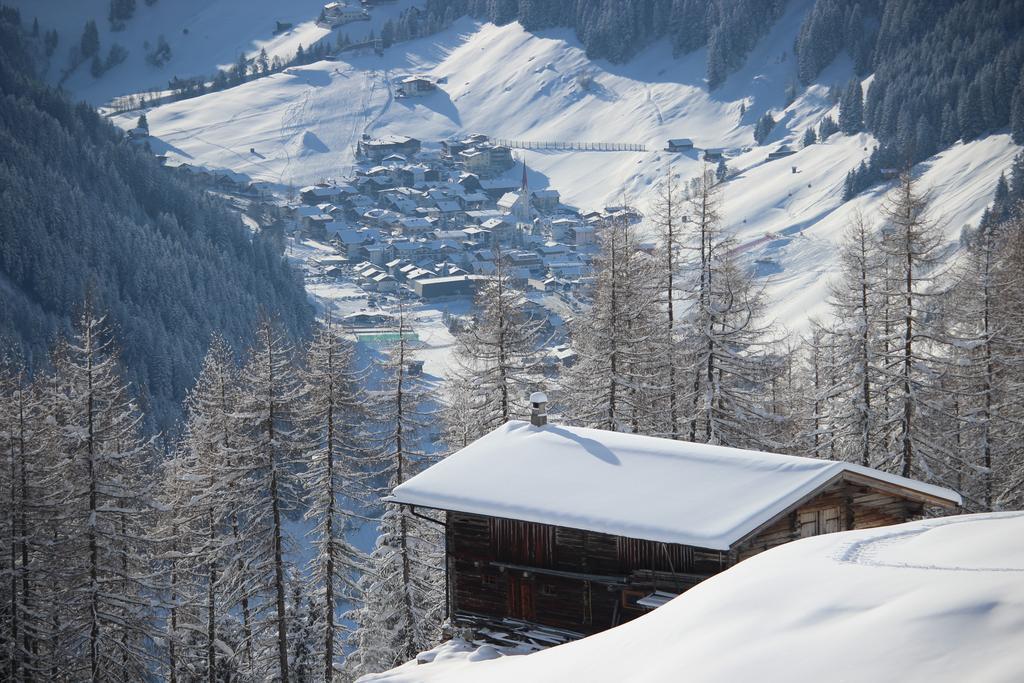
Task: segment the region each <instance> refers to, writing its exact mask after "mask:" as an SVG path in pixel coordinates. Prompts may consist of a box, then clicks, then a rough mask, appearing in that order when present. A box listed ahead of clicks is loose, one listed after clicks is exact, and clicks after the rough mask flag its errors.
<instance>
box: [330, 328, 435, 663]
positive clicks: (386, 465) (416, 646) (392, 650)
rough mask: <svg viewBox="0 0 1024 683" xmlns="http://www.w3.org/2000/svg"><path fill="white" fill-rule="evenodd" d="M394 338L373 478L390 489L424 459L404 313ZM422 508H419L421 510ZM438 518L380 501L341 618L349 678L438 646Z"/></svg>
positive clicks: (419, 396)
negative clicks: (346, 631) (371, 544)
mask: <svg viewBox="0 0 1024 683" xmlns="http://www.w3.org/2000/svg"><path fill="white" fill-rule="evenodd" d="M398 332H399V334H398V337H399V338H398V340H397V341H396V342H395V345H394V348H393V349H392V350H391V352H390V353H389V355H388V357H387V359H386V361H385V363H384V365H383V367H382V368H381V369H382V371H383V372H384V387H383V390H382V393H381V396H380V401H379V402H378V404H377V413H378V415H380V416H381V425H380V427H381V431H380V436H381V441H380V450H379V453H378V462H379V463H380V469H379V472H378V476H379V477H380V478H381V479H382V480H383V481H384V482H386V486H387V489H386V490H391V489H392V488H394V487H395V486H398V485H399V484H401V483H402V482H404V481H405V480H406V479H408V478H409V477H411V476H412V475H413V474H415V473H416V471H417V470H418V469H419V468H421V467H423V466H424V465H425V464H426V461H427V456H426V454H425V453H424V451H423V449H422V443H423V440H424V439H425V437H426V435H425V433H424V432H425V428H426V425H425V422H424V420H425V417H426V414H425V412H424V411H425V397H424V395H423V389H422V386H420V384H419V382H418V381H417V380H416V378H415V377H413V376H410V375H409V372H408V367H409V363H410V362H411V361H412V360H413V357H414V356H413V352H412V349H411V347H410V342H409V339H408V333H409V328H408V326H407V323H406V320H405V314H404V312H403V311H401V310H400V311H399V315H398ZM420 514H422V513H420ZM439 525H440V522H434V523H431V522H426V521H425V520H424V519H423V518H422V517H420V516H417V515H413V514H412V512H411V511H410V510H408V509H407V508H405V507H400V506H397V505H394V504H385V511H384V514H383V516H382V517H381V522H380V535H379V537H378V538H377V543H376V546H375V548H374V550H373V552H372V553H371V555H370V559H369V571H368V572H367V573H365V574H364V575H363V577H362V578H361V579H360V582H359V588H360V593H361V595H362V596H363V601H362V603H361V605H360V606H359V607H358V608H357V609H355V610H353V611H352V612H350V613H349V614H348V615H347V616H348V618H350V619H351V620H352V621H354V622H355V624H356V630H355V632H354V633H353V635H352V638H351V640H350V642H351V643H352V645H353V647H354V649H353V651H352V652H351V653H350V654H349V655H348V657H347V658H346V659H345V663H344V671H345V673H346V674H347V675H350V676H351V677H353V678H354V677H358V676H360V675H362V674H366V673H374V672H379V671H384V670H386V669H390V668H392V667H394V666H397V665H398V664H400V663H402V662H405V661H408V660H410V659H412V658H413V657H415V656H416V654H417V653H418V652H420V651H422V650H425V649H429V648H431V647H433V646H434V645H435V644H436V641H437V638H438V635H439V629H440V623H441V619H442V617H443V614H442V612H443V609H444V597H443V575H442V571H441V569H440V568H441V567H442V566H443V559H442V556H441V552H440V543H441V541H442V539H441V535H440V533H439V531H438V526H439Z"/></svg>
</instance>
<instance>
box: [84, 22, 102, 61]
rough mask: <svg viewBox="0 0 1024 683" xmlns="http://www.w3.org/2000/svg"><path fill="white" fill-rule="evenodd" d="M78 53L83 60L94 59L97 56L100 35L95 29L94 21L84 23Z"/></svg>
mask: <svg viewBox="0 0 1024 683" xmlns="http://www.w3.org/2000/svg"><path fill="white" fill-rule="evenodd" d="M79 52H80V53H81V54H82V57H83V58H85V59H88V58H89V57H95V56H96V55H98V54H99V52H100V33H99V31H98V30H97V28H96V22H95V21H92V20H90V21H87V22H85V28H84V29H83V31H82V41H81V43H79Z"/></svg>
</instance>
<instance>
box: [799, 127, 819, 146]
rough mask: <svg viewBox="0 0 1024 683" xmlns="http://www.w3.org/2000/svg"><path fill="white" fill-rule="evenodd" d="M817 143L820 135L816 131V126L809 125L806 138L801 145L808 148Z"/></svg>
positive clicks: (805, 133)
mask: <svg viewBox="0 0 1024 683" xmlns="http://www.w3.org/2000/svg"><path fill="white" fill-rule="evenodd" d="M817 143H818V136H817V135H816V134H815V133H814V127H813V126H812V127H809V128H808V129H807V130H805V131H804V138H803V142H802V144H801V146H802V147H804V148H806V147H810V146H811V145H814V144H817Z"/></svg>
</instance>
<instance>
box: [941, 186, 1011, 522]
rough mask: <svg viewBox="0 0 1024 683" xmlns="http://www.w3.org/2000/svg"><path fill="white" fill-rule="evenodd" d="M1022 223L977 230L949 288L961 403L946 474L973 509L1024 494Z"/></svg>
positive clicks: (952, 423) (999, 505)
mask: <svg viewBox="0 0 1024 683" xmlns="http://www.w3.org/2000/svg"><path fill="white" fill-rule="evenodd" d="M997 196H998V195H997ZM1022 229H1024V220H1022V218H1021V216H1020V214H1019V213H1017V214H1016V215H1014V216H1013V217H1012V218H1011V219H1010V220H1008V221H1006V222H1003V223H997V224H990V225H985V224H984V222H983V223H982V225H981V226H980V227H979V228H978V229H977V230H976V231H971V233H969V234H968V235H967V236H966V246H967V250H966V254H965V255H964V257H963V258H962V259H961V260H960V263H959V268H958V272H957V273H955V275H956V278H957V279H956V282H955V284H954V286H953V287H951V288H950V289H949V290H948V294H947V296H948V302H947V306H946V315H945V316H944V317H945V318H946V320H947V325H948V329H947V332H946V333H947V335H948V337H947V338H948V340H949V342H950V344H949V347H948V348H949V351H948V353H949V354H950V356H951V359H950V360H951V362H950V363H949V366H948V367H949V370H948V371H947V375H949V376H950V383H951V384H953V386H952V387H951V388H950V391H949V392H948V394H950V396H949V397H948V398H951V399H952V400H955V405H954V406H953V408H952V409H949V408H947V414H948V418H947V419H946V420H944V422H945V423H946V425H945V427H946V429H945V431H946V432H947V433H949V432H954V433H953V435H952V437H953V438H946V439H944V441H945V445H946V448H947V449H948V451H949V452H950V456H951V457H950V461H949V463H948V464H949V466H950V468H951V469H952V470H953V471H952V472H949V473H943V474H944V475H945V476H944V477H943V479H944V480H945V481H946V482H947V483H950V484H953V485H956V486H957V490H958V491H960V492H961V494H962V495H963V496H964V498H965V501H966V505H967V507H969V508H970V509H976V510H993V509H1005V508H1006V507H1007V505H1008V503H1009V504H1010V505H1012V504H1013V502H1014V501H1019V500H1020V499H1021V493H1020V491H1019V488H1020V484H1021V483H1022V481H1024V479H1022V475H1024V467H1021V463H1022V459H1021V454H1022V452H1024V449H1022V447H1021V443H1022V440H1024V422H1022V418H1024V415H1022V412H1021V409H1020V404H1021V401H1020V399H1019V397H1020V396H1021V390H1022V389H1024V387H1022V384H1021V379H1022V373H1021V370H1020V359H1021V358H1024V317H1022V315H1021V314H1022V313H1024V310H1022V308H1021V303H1022V300H1024V299H1022V294H1024V275H1022V274H1021V270H1020V269H1019V262H1015V261H1016V258H1015V257H1017V256H1018V255H1019V251H1018V250H1020V249H1021V244H1020V242H1021V237H1020V234H1021V230H1022ZM935 428H939V425H936V426H935Z"/></svg>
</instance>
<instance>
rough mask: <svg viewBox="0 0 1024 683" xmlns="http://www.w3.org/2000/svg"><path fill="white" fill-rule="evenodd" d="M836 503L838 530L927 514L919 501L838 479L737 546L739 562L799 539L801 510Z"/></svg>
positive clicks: (899, 521)
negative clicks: (837, 481)
mask: <svg viewBox="0 0 1024 683" xmlns="http://www.w3.org/2000/svg"><path fill="white" fill-rule="evenodd" d="M833 506H836V507H838V508H839V520H840V526H839V529H838V530H839V531H846V530H849V529H868V528H871V527H877V526H886V525H889V524H902V523H903V522H906V521H909V520H911V519H913V518H915V517H918V516H920V515H922V514H923V513H924V506H923V505H922V504H920V503H915V502H913V501H910V500H907V499H905V498H901V497H899V496H896V495H892V494H888V493H882V492H879V491H876V490H874V489H871V488H868V487H865V486H858V485H854V484H850V483H848V482H839V483H836V484H834V485H833V486H831V487H829V488H828V489H826V490H825V491H823V492H822V493H821V494H820V495H818V496H816V497H815V498H812V499H811V500H809V501H807V502H806V503H805V504H803V505H801V506H800V507H799V508H797V509H796V510H794V511H792V512H791V513H789V514H787V515H786V516H785V517H783V518H781V519H779V520H777V521H776V522H774V523H773V524H772V525H770V526H769V527H767V528H765V529H764V530H762V531H761V532H760V533H758V534H757V536H755V537H754V538H752V539H750V540H749V541H747V542H745V543H743V544H742V545H740V546H739V547H737V548H736V559H737V561H739V560H744V559H746V558H748V557H751V556H753V555H756V554H758V553H761V552H764V551H765V550H768V549H769V548H774V547H775V546H779V545H782V544H783V543H789V542H790V541H795V540H797V539H799V538H800V537H801V536H800V524H799V520H800V513H801V512H811V511H817V510H821V509H823V508H827V507H833Z"/></svg>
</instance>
